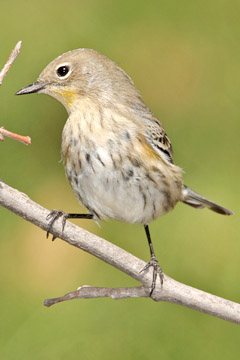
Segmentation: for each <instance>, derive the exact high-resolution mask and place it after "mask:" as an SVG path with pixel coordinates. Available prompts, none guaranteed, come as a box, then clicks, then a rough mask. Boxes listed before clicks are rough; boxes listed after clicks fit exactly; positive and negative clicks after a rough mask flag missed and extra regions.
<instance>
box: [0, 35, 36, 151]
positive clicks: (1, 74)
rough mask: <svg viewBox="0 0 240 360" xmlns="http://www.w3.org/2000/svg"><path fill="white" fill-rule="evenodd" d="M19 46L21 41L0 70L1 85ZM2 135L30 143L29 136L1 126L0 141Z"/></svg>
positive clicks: (2, 139)
mask: <svg viewBox="0 0 240 360" xmlns="http://www.w3.org/2000/svg"><path fill="white" fill-rule="evenodd" d="M21 46H22V41H18V43H17V44H16V46H15V48H14V49H13V50H12V52H11V54H10V56H9V58H8V60H7V62H6V64H5V65H4V67H3V68H2V70H1V72H0V86H1V85H2V82H3V79H4V78H5V76H6V75H7V72H8V71H9V69H10V67H11V66H12V64H13V63H14V61H15V60H16V58H17V56H18V55H19V53H20V49H21ZM4 136H7V137H9V138H11V139H14V140H17V141H20V142H22V143H24V144H25V145H30V144H31V138H30V137H29V136H22V135H18V134H15V133H13V132H11V131H8V130H6V129H4V127H3V126H2V127H0V141H4Z"/></svg>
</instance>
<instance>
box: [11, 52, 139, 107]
mask: <svg viewBox="0 0 240 360" xmlns="http://www.w3.org/2000/svg"><path fill="white" fill-rule="evenodd" d="M31 93H45V94H48V95H51V96H52V97H54V98H56V99H57V100H58V101H60V102H61V103H62V104H63V105H64V106H65V107H66V109H67V110H68V112H70V111H71V108H72V107H73V106H75V105H76V102H78V101H81V98H83V97H86V96H87V97H90V98H92V99H93V101H97V100H100V101H107V102H111V101H112V102H113V103H114V102H116V101H118V102H121V101H127V100H128V99H129V98H131V97H134V96H137V97H138V96H139V94H138V91H137V90H136V88H135V86H134V84H133V82H132V80H131V79H130V77H129V76H128V75H127V74H126V73H125V72H124V71H123V70H122V69H121V68H119V67H118V66H117V65H116V64H115V63H114V62H112V61H111V60H109V59H108V58H107V57H105V56H103V55H101V54H99V53H98V52H97V51H95V50H90V49H77V50H72V51H69V52H67V53H64V54H62V55H61V56H59V57H57V58H56V59H55V60H53V61H52V62H51V63H50V64H49V65H47V66H46V68H45V69H44V70H43V71H42V73H41V74H40V76H39V77H38V79H37V81H36V82H34V83H33V84H31V85H29V86H26V87H24V88H23V89H21V90H20V91H18V92H17V93H16V95H24V94H31Z"/></svg>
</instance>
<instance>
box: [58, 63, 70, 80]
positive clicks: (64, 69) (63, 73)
mask: <svg viewBox="0 0 240 360" xmlns="http://www.w3.org/2000/svg"><path fill="white" fill-rule="evenodd" d="M69 70H70V69H69V66H67V65H62V66H59V68H57V75H58V76H59V77H61V78H63V77H65V76H67V74H68V73H69Z"/></svg>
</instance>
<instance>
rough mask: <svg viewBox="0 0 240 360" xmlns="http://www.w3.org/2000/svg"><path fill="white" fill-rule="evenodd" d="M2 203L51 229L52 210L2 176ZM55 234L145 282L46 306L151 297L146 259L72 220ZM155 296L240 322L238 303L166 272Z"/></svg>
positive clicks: (85, 291)
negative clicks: (84, 299) (85, 299)
mask: <svg viewBox="0 0 240 360" xmlns="http://www.w3.org/2000/svg"><path fill="white" fill-rule="evenodd" d="M0 205H2V206H4V207H5V208H7V209H8V210H10V211H12V212H13V213H15V214H16V215H19V216H21V217H22V218H24V219H25V220H27V221H30V222H31V223H33V224H35V225H36V226H39V227H40V228H42V229H43V230H47V229H48V221H47V220H46V217H47V215H48V214H49V211H48V210H47V209H45V208H43V207H42V206H40V205H39V204H37V203H35V202H34V201H32V200H31V199H30V198H29V197H28V196H27V195H26V194H24V193H21V192H19V191H18V190H16V189H13V188H11V187H10V186H8V185H6V184H5V183H4V182H3V181H1V180H0ZM52 234H53V235H54V236H55V237H58V238H60V239H62V240H64V241H66V242H67V243H69V244H70V245H73V246H76V247H78V248H80V249H82V250H84V251H87V252H89V253H90V254H92V255H94V256H96V257H98V258H100V259H102V260H103V261H105V262H107V263H108V264H110V265H112V266H114V267H116V268H118V269H119V270H121V271H123V272H125V273H126V274H128V275H130V276H131V277H133V278H134V279H136V280H138V281H139V282H140V283H142V286H140V287H138V288H136V287H134V288H119V289H108V288H93V287H88V286H84V287H81V288H80V289H79V290H77V291H74V292H72V293H69V294H67V295H65V296H63V297H60V298H57V299H49V300H46V301H45V305H46V306H51V305H53V304H55V303H57V302H60V301H65V300H70V299H79V298H96V297H103V296H107V297H111V298H113V299H120V298H123V297H148V294H149V291H150V287H151V284H152V270H151V269H150V270H149V271H147V272H140V271H141V270H142V269H143V267H144V266H145V263H144V262H143V261H142V260H140V259H138V258H136V257H135V256H133V255H132V254H130V253H128V252H127V251H125V250H123V249H121V248H119V247H117V246H116V245H114V244H112V243H109V242H108V241H106V240H104V239H102V238H100V237H98V236H96V235H93V234H91V233H89V232H88V231H86V230H84V229H82V228H80V227H78V226H76V225H74V224H72V223H71V222H69V221H67V222H66V226H65V229H64V232H62V223H61V220H57V221H56V222H55V223H54V225H53V228H52ZM152 299H153V300H155V301H168V302H171V303H175V304H179V305H183V306H186V307H189V308H192V309H195V310H198V311H202V312H204V313H207V314H210V315H213V316H216V317H219V318H221V319H224V320H228V321H231V322H234V323H237V324H240V305H239V304H237V303H234V302H232V301H229V300H225V299H223V298H220V297H218V296H215V295H211V294H209V293H206V292H204V291H201V290H198V289H195V288H193V287H191V286H188V285H185V284H182V283H179V282H178V281H176V280H174V279H171V278H170V277H168V276H167V275H166V274H164V283H163V286H161V284H160V281H159V282H158V283H157V285H156V288H155V290H154V292H153V294H152Z"/></svg>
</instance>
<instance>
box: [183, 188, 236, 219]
mask: <svg viewBox="0 0 240 360" xmlns="http://www.w3.org/2000/svg"><path fill="white" fill-rule="evenodd" d="M182 202H183V203H185V204H187V205H190V206H192V207H194V208H196V209H203V208H208V209H210V210H212V211H215V212H216V213H218V214H222V215H233V214H234V213H233V212H232V211H231V210H228V209H226V208H224V207H222V206H220V205H218V204H215V203H214V202H212V201H210V200H208V199H206V198H205V197H203V196H202V195H200V194H198V193H196V192H195V191H193V190H191V189H189V188H188V187H187V186H185V185H184V188H183V200H182Z"/></svg>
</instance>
